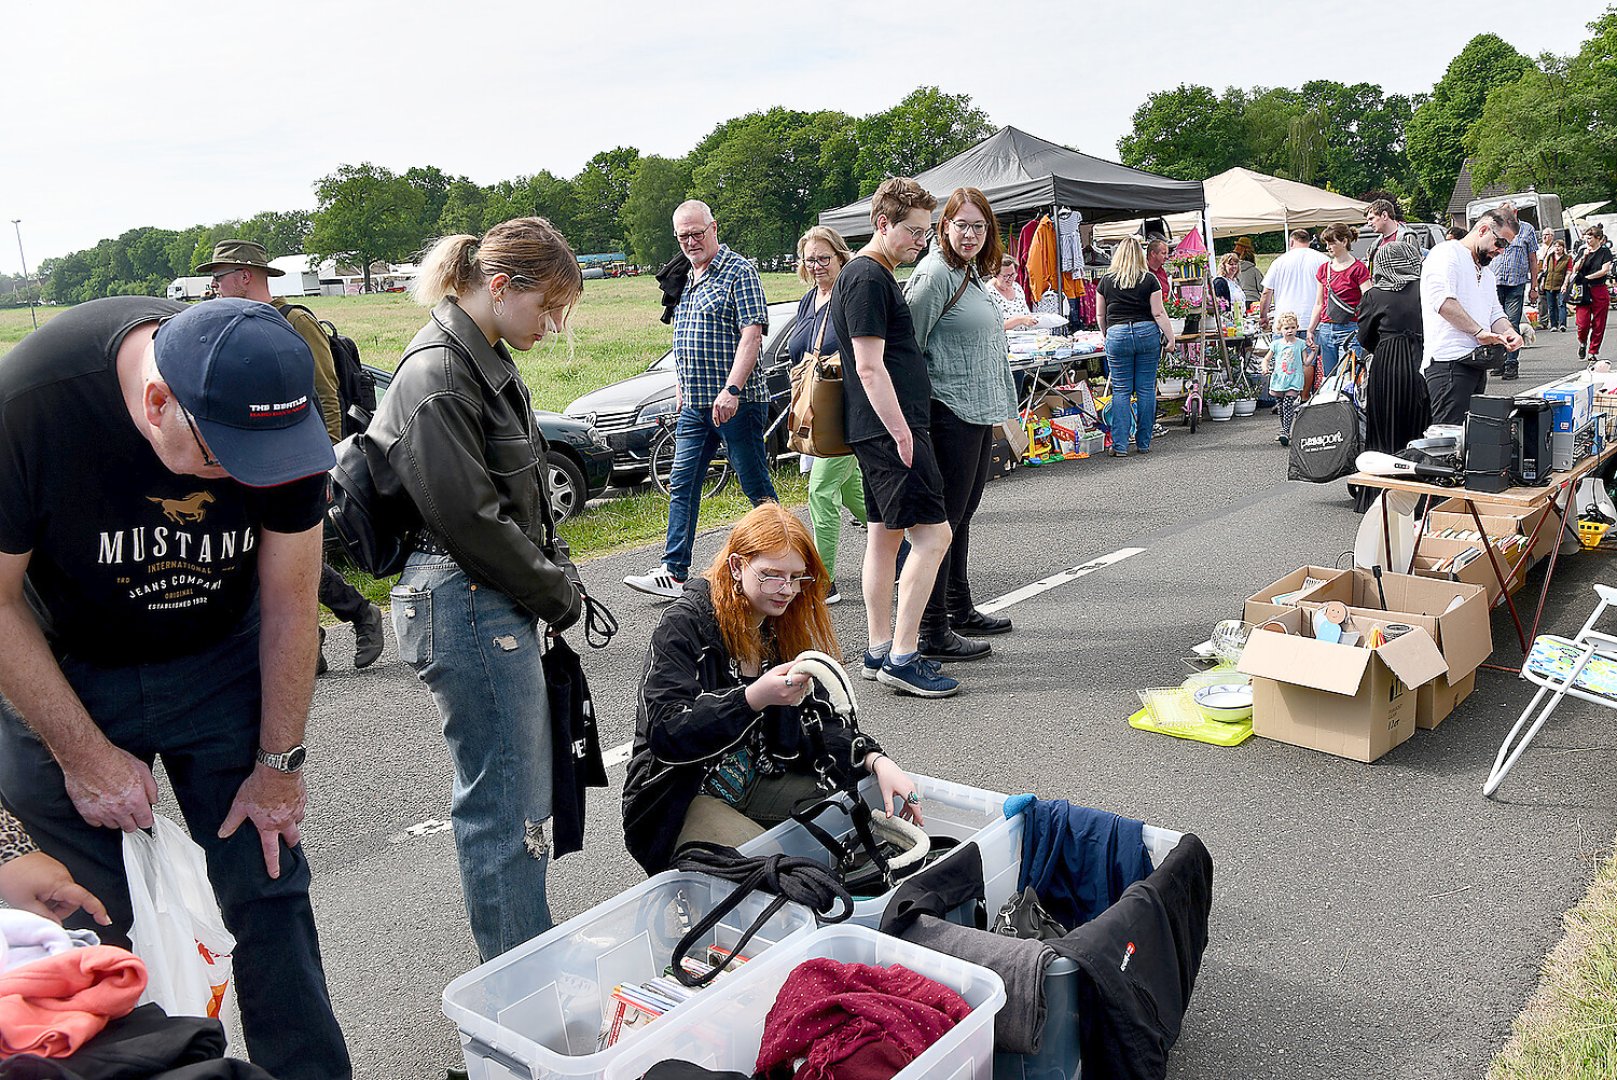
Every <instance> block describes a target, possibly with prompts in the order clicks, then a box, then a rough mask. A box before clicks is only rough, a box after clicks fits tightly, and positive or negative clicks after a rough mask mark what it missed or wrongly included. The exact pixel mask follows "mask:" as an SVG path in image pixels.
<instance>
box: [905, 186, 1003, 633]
mask: <svg viewBox="0 0 1617 1080" xmlns="http://www.w3.org/2000/svg"><path fill="white" fill-rule="evenodd" d="M1003 254H1004V246H1003V244H1002V243H1001V241H1000V236H999V222H998V221H996V220H995V218H994V211H993V210H992V209H991V208H990V207H989V205H988V199H987V197H986V196H984V195H983V193H982V192H981V191H978V190H977V189H976V188H970V187H965V188H956V189H955V191H954V194H952V195H950V196H949V201H948V202H946V203H944V205H943V213H942V216H941V218H940V221H939V232H938V237H937V240H936V241H935V242H934V244H933V246H932V250H931V251H929V252H928V253H927V255H926V257H925V258H923V259H922V260H921V261H920V262H919V263H918V264H917V265H916V267H915V273H914V274H913V275H912V276H911V277H910V280H909V285H908V288H907V289H906V290H905V300H906V301H907V302H908V303H909V307H910V314H911V316H912V317H913V319H914V321H915V337H916V341H917V343H918V344H919V345H920V346H921V351H922V352H923V353H925V354H926V361H927V371H928V373H929V374H930V375H931V378H932V415H931V431H932V445H933V447H934V448H935V450H936V452H937V456H938V467H939V469H940V471H941V472H942V473H943V498H944V503H945V506H946V508H947V510H948V514H949V525H950V526H951V527H952V528H953V530H954V539H953V540H952V541H951V542H950V544H949V551H948V554H946V555H945V556H944V558H943V564H942V565H941V566H939V567H938V577H937V582H936V583H935V584H934V585H933V587H932V597H931V599H930V600H928V601H927V605H926V614H925V616H924V617H923V618H922V620H921V655H922V656H924V657H926V658H927V659H928V660H937V661H950V660H976V659H979V658H980V657H984V656H987V655H988V654H989V652H991V651H992V650H991V648H990V646H989V644H988V642H986V641H981V640H978V639H979V638H981V637H984V636H986V635H990V634H1004V633H1009V632H1010V629H1011V620H1009V619H1007V618H1004V617H1002V616H997V615H985V614H983V613H981V612H979V611H978V610H977V608H976V605H975V604H974V602H973V601H972V597H971V583H970V581H969V580H968V579H967V573H966V562H967V556H968V553H969V551H970V547H971V519H972V516H973V515H974V514H975V513H976V512H977V504H978V503H979V502H981V500H982V496H983V485H985V484H986V483H987V482H988V465H989V459H990V454H991V451H992V450H993V446H994V425H996V424H998V423H999V422H1000V421H1002V420H1006V419H1008V418H1010V417H1011V416H1013V415H1015V413H1016V390H1015V386H1014V384H1013V383H1012V380H1011V366H1010V361H1009V359H1008V358H1007V356H1006V346H1005V321H1004V317H1003V316H1001V315H1000V312H999V308H998V307H997V306H996V305H995V304H994V302H993V300H991V299H990V298H989V296H988V293H987V291H986V289H985V286H984V284H983V283H984V281H986V280H987V279H988V278H989V277H991V276H992V275H993V274H994V273H996V272H997V271H998V270H999V261H1000V258H1001V256H1002V255H1003Z"/></svg>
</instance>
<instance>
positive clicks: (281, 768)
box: [257, 743, 309, 773]
mask: <svg viewBox="0 0 1617 1080" xmlns="http://www.w3.org/2000/svg"><path fill="white" fill-rule="evenodd" d="M308 753H309V752H308V750H307V749H305V748H304V746H303V744H302V743H299V744H298V745H296V746H294V747H293V748H292V749H290V750H288V751H287V752H286V753H284V754H271V753H268V752H267V751H265V750H264V748H263V747H259V748H258V755H257V757H258V763H259V764H260V765H268V766H269V767H270V768H272V769H274V770H275V771H276V772H282V773H295V772H297V771H298V770H299V769H301V768H303V759H304V758H305V757H307V756H308Z"/></svg>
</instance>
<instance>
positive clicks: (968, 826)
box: [740, 773, 1022, 927]
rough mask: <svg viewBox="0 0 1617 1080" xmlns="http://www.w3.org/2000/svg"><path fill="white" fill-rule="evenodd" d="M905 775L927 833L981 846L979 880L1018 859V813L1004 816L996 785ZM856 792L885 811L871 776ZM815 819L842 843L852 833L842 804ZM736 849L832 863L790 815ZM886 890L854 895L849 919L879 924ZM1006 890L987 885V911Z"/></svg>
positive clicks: (999, 876) (996, 877)
mask: <svg viewBox="0 0 1617 1080" xmlns="http://www.w3.org/2000/svg"><path fill="white" fill-rule="evenodd" d="M910 779H911V780H913V781H915V789H916V790H917V791H918V792H920V794H921V799H922V802H921V810H922V814H923V817H924V818H925V821H926V831H927V835H929V836H949V837H953V838H954V839H956V840H960V841H966V840H972V841H975V842H976V844H977V846H978V848H979V849H981V851H982V856H983V880H984V881H985V882H987V881H1001V882H1002V881H1003V876H1004V872H1005V870H1006V868H1007V867H1010V866H1011V863H1012V860H1013V859H1015V860H1017V861H1020V859H1021V857H1022V837H1021V832H1020V829H1021V818H1020V817H1017V818H1016V819H1014V820H1010V821H1008V820H1006V818H1005V800H1006V798H1007V796H1006V795H1003V794H1001V793H1000V792H997V791H984V790H983V789H982V788H974V787H968V786H967V785H965V784H955V783H951V782H950V781H948V780H939V779H938V778H937V777H934V776H920V775H918V774H916V773H911V774H910ZM859 793H860V794H861V795H862V796H864V799H865V801H866V802H867V803H869V804H870V805H871V806H873V807H875V808H876V812H877V813H878V814H879V813H884V812H885V811H884V810H883V809H882V798H881V788H880V787H879V786H878V785H877V783H876V780H875V778H874V777H866V778H865V781H864V783H862V784H860V785H859ZM814 823H815V824H816V825H818V826H819V827H820V828H822V829H824V830H825V831H826V832H828V833H830V834H831V835H832V836H835V837H837V838H838V839H840V840H842V841H843V842H844V843H846V842H847V840H848V838H849V837H850V836H852V835H853V826H852V825H851V824H850V823H849V820H848V815H847V814H846V813H844V812H843V811H841V810H835V809H827V810H825V811H823V812H822V813H821V814H820V816H819V817H817V818H815V819H814ZM1013 830H1014V831H1015V838H1014V843H1013V842H1012V832H1013ZM1013 848H1014V851H1013ZM740 851H741V853H742V854H743V855H752V856H758V855H773V854H776V853H783V854H786V855H800V856H803V857H805V858H810V859H815V860H817V861H819V862H823V863H825V864H826V865H827V866H830V865H831V853H830V852H829V851H827V850H826V849H825V845H824V844H822V843H820V842H819V841H818V840H816V839H815V838H814V835H813V834H812V833H810V832H809V831H808V830H807V829H805V828H804V827H803V826H802V825H800V824H798V823H797V822H795V821H787V822H784V823H782V824H780V825H777V826H775V827H774V828H773V829H770V830H769V831H768V832H766V833H764V835H762V836H760V837H758V838H757V839H756V840H749V841H748V842H747V843H745V844H743V845H742V846H741V848H740ZM1015 887H1016V873H1015V871H1014V868H1013V869H1012V873H1011V877H1010V886H1009V889H1010V890H1014V889H1015ZM891 896H892V893H887V894H886V895H883V896H877V897H872V898H871V899H868V900H860V901H857V902H856V903H855V904H854V906H853V918H852V919H850V920H848V921H849V922H851V923H853V924H854V925H856V926H869V927H876V926H878V925H879V924H880V923H881V917H882V913H883V912H884V911H886V910H887V901H888V899H889V898H890V897H891ZM1009 896H1010V891H1006V892H1004V893H1003V894H996V893H995V892H994V891H993V890H992V889H991V890H990V891H989V893H988V905H989V914H990V916H992V915H993V913H994V912H997V911H998V910H999V905H1000V904H1003V903H1004V902H1005V900H1006V898H1007V897H1009ZM996 897H997V898H996Z"/></svg>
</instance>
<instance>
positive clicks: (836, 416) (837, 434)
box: [786, 300, 853, 457]
mask: <svg viewBox="0 0 1617 1080" xmlns="http://www.w3.org/2000/svg"><path fill="white" fill-rule="evenodd" d="M830 321H831V302H830V301H829V300H827V301H826V304H825V314H824V317H823V318H822V319H821V321H820V332H819V333H818V334H816V335H815V337H814V347H813V348H812V349H809V350H808V351H807V352H805V353H804V354H803V359H801V360H799V361H798V362H797V364H796V366H795V367H793V368H792V402H791V405H790V406H788V409H789V411H790V413H791V415H790V416H788V417H787V421H786V445H787V446H789V447H791V448H792V449H793V450H795V451H796V452H797V453H799V454H812V455H813V456H815V457H845V456H846V455H848V454H851V453H853V451H852V450H851V449H850V448H849V447H848V431H847V428H846V427H845V426H844V424H843V420H842V357H841V356H839V355H837V354H836V353H834V352H833V353H822V352H821V351H820V349H821V347H822V346H823V345H824V344H825V327H826V324H827V323H829V322H830Z"/></svg>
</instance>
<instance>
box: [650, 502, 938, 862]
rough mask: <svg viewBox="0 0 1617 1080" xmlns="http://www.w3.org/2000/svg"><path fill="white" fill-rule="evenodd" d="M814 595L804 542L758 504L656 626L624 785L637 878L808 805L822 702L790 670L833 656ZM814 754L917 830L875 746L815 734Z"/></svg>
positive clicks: (899, 774) (857, 738) (838, 734)
mask: <svg viewBox="0 0 1617 1080" xmlns="http://www.w3.org/2000/svg"><path fill="white" fill-rule="evenodd" d="M825 588H826V574H825V566H824V565H823V564H822V563H821V562H820V557H819V555H818V553H816V551H815V550H814V542H813V540H812V539H810V537H809V533H808V529H807V528H805V527H804V525H803V523H802V522H801V521H799V520H797V518H796V517H795V516H794V515H793V514H792V513H791V512H790V511H788V510H785V509H783V508H782V507H781V506H780V505H779V504H777V503H764V504H763V505H762V506H758V507H755V508H754V509H753V510H752V511H751V512H750V513H749V514H747V516H746V517H744V518H742V519H741V520H740V521H739V522H738V523H737V524H736V526H735V528H733V529H731V530H730V535H729V537H727V538H726V540H725V542H724V545H723V547H721V548H720V550H719V553H718V555H717V556H715V557H714V559H713V564H712V565H711V566H709V567H708V569H707V572H706V573H705V574H703V575H702V576H701V577H692V578H691V580H690V581H689V582H688V583H687V584H686V586H685V591H684V593H683V594H681V596H680V597H679V599H677V600H675V601H674V602H673V603H672V604H670V605H669V606H668V609H667V610H666V611H665V612H664V613H663V617H662V619H661V621H660V622H658V624H657V628H656V629H655V630H653V631H652V634H651V647H650V648H649V649H648V650H647V652H646V666H645V671H644V673H643V674H642V676H641V679H640V701H639V707H638V709H637V711H636V717H635V732H634V755H633V757H631V758H630V760H629V772H628V777H627V778H626V779H625V781H624V785H623V833H624V839H625V841H626V843H627V846H628V848H629V854H631V855H633V856H634V857H635V860H636V861H637V862H639V863H640V865H641V866H643V867H645V869H646V872H647V873H650V874H655V873H657V872H658V871H660V870H664V869H666V868H667V867H668V866H669V865H671V864H672V863H673V861H674V857H675V855H676V853H677V852H678V851H679V849H680V848H681V847H683V846H684V845H686V844H689V843H692V842H694V841H706V842H709V843H716V844H723V845H725V846H726V847H739V846H741V845H742V844H744V843H746V842H747V841H749V840H752V839H754V838H755V837H758V836H761V835H763V833H764V831H765V830H766V829H767V828H769V827H770V826H773V825H778V824H780V823H781V822H783V821H785V820H787V818H789V817H790V816H791V812H792V809H793V808H794V807H795V806H796V805H797V804H798V803H800V802H802V801H803V800H804V799H806V798H809V797H811V796H814V795H816V794H818V793H820V789H819V787H818V786H817V781H816V773H815V766H816V765H818V764H822V762H818V761H816V760H815V751H814V748H813V746H812V744H811V740H810V739H809V737H808V735H807V734H806V733H805V731H804V730H803V724H802V721H803V708H802V706H803V702H804V700H805V699H806V698H808V697H809V695H810V694H815V695H818V696H822V697H823V693H824V692H823V690H821V689H820V688H819V687H818V686H817V684H815V683H813V682H812V681H811V680H809V679H807V678H806V677H804V676H802V675H794V674H793V673H792V670H791V669H792V665H793V663H794V662H795V661H796V659H797V657H798V656H799V655H800V654H801V653H803V652H805V651H807V650H811V649H812V650H815V651H818V652H823V653H827V654H829V655H831V656H834V657H841V655H842V651H841V648H840V647H839V646H838V645H837V637H836V632H835V631H834V630H832V628H831V615H830V612H829V611H827V609H826V606H825ZM824 743H825V748H826V750H827V751H828V752H829V753H830V755H831V757H832V762H831V765H832V768H833V770H835V771H841V770H846V771H847V772H848V773H851V774H852V776H853V777H854V778H860V777H864V776H866V775H872V776H874V777H875V778H876V782H877V783H878V784H880V785H881V791H882V798H883V806H884V810H885V812H886V813H888V814H889V815H891V814H895V813H896V814H901V815H903V816H904V817H907V818H909V819H910V820H912V821H914V822H915V823H916V824H920V823H921V820H922V815H921V799H920V796H919V795H918V794H917V793H916V791H915V784H914V783H913V782H912V781H911V780H910V778H909V777H908V776H906V775H905V773H904V771H903V770H902V769H900V768H899V767H898V765H897V764H896V763H895V762H894V761H893V759H892V758H890V757H888V756H887V755H886V754H884V753H882V749H881V747H880V746H879V745H878V744H877V743H876V742H875V741H874V740H873V739H870V738H869V737H868V736H864V735H860V734H858V733H856V732H854V731H852V730H850V729H848V728H846V727H842V726H838V725H827V726H826V728H825V731H824ZM836 779H841V777H836Z"/></svg>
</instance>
